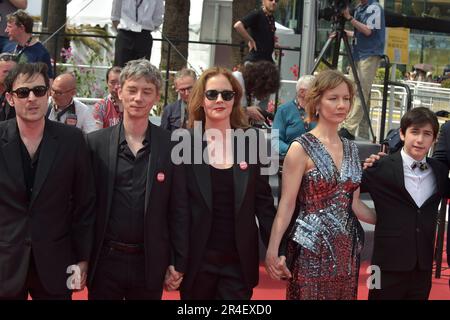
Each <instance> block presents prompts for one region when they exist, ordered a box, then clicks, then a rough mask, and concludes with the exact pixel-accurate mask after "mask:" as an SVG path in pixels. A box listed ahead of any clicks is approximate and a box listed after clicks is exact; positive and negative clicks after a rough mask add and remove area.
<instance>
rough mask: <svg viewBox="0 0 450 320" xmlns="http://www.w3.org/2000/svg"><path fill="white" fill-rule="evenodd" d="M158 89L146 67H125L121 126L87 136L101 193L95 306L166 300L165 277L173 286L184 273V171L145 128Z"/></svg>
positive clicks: (139, 63)
mask: <svg viewBox="0 0 450 320" xmlns="http://www.w3.org/2000/svg"><path fill="white" fill-rule="evenodd" d="M161 83H162V79H161V74H160V72H159V70H157V69H156V68H155V67H154V66H153V65H151V64H150V62H149V61H148V60H133V61H130V62H128V64H127V65H126V66H125V68H124V69H123V70H122V72H121V74H120V89H119V91H118V95H119V99H120V100H121V101H122V103H123V107H124V114H123V122H120V123H119V124H117V125H115V126H113V127H109V128H106V129H104V130H100V131H97V132H94V133H91V134H89V135H88V145H89V148H90V152H91V158H92V163H93V168H94V175H95V184H96V190H97V192H98V197H97V202H96V210H97V219H96V231H95V242H94V251H93V257H92V261H93V266H92V268H91V269H90V274H89V280H88V282H89V299H92V300H98V299H108V300H116V299H117V300H119V299H120V300H121V299H127V300H128V299H139V300H141V299H161V296H162V288H163V283H164V281H165V277H166V279H167V283H169V284H173V283H174V282H180V281H181V279H182V275H183V273H184V272H185V271H186V270H185V269H186V260H187V250H188V230H189V209H188V199H187V190H186V180H185V172H184V167H183V166H181V165H180V166H176V165H174V164H173V163H172V161H171V157H170V156H171V149H172V143H171V141H170V133H169V132H167V131H166V130H164V129H161V128H159V127H157V126H155V125H153V124H151V123H150V122H149V120H148V115H149V112H150V110H151V108H152V106H153V105H154V104H156V103H157V102H158V101H159V98H160V94H159V93H160V89H161ZM167 283H166V284H167ZM175 287H176V286H175Z"/></svg>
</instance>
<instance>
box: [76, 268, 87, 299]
mask: <svg viewBox="0 0 450 320" xmlns="http://www.w3.org/2000/svg"><path fill="white" fill-rule="evenodd" d="M77 266H78V268H80V276H81V280H80V289H79V290H74V291H75V292H78V291H83V290H84V288H86V281H87V272H88V262H87V261H80V262H78V263H77Z"/></svg>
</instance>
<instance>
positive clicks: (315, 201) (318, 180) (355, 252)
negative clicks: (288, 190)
mask: <svg viewBox="0 0 450 320" xmlns="http://www.w3.org/2000/svg"><path fill="white" fill-rule="evenodd" d="M296 141H298V142H299V143H300V144H301V145H302V146H303V148H304V150H305V151H306V153H307V154H308V155H309V157H310V158H311V160H312V161H313V162H314V164H315V168H313V169H311V170H309V171H307V172H305V174H304V175H303V179H302V184H301V187H300V191H299V195H298V201H299V208H300V209H299V212H298V217H297V220H296V223H295V225H294V227H293V229H292V232H291V234H290V237H289V241H288V251H287V261H288V266H289V267H290V270H291V272H292V276H293V277H292V279H291V280H290V281H289V283H288V286H287V292H286V295H287V297H286V298H287V299H289V300H324V299H326V300H331V299H356V295H357V288H358V272H359V254H360V252H361V250H362V247H363V242H364V233H363V229H362V227H361V224H360V223H359V221H358V219H357V218H356V216H355V215H354V213H353V212H352V210H351V203H352V196H353V191H355V190H356V189H357V187H358V185H359V183H360V182H361V166H360V162H359V156H358V150H357V147H356V145H355V144H354V143H353V142H351V141H349V140H347V139H344V138H343V139H342V143H343V149H344V150H343V154H344V156H343V160H342V166H341V171H340V172H339V171H338V169H337V167H336V165H335V164H334V162H333V159H332V158H331V155H330V154H329V153H328V152H327V150H326V149H325V147H324V145H323V144H322V143H321V142H320V141H319V140H318V139H317V138H316V137H315V136H314V135H312V134H311V133H306V134H304V135H302V136H301V137H299V138H297V139H296Z"/></svg>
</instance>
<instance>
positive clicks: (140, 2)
mask: <svg viewBox="0 0 450 320" xmlns="http://www.w3.org/2000/svg"><path fill="white" fill-rule="evenodd" d="M143 1H144V0H136V22H138V17H139V16H138V11H139V7H140V6H141V4H142V2H143Z"/></svg>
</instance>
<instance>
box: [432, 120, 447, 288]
mask: <svg viewBox="0 0 450 320" xmlns="http://www.w3.org/2000/svg"><path fill="white" fill-rule="evenodd" d="M433 158H435V159H437V160H439V161H441V162H442V163H444V164H445V165H446V166H447V169H450V121H447V122H446V123H445V124H444V125H443V126H442V128H441V133H440V135H439V139H438V141H437V144H436V149H435V150H434V153H433ZM447 263H448V264H449V266H450V228H449V226H448V225H447ZM448 284H449V287H450V280H449V282H448Z"/></svg>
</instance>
